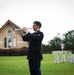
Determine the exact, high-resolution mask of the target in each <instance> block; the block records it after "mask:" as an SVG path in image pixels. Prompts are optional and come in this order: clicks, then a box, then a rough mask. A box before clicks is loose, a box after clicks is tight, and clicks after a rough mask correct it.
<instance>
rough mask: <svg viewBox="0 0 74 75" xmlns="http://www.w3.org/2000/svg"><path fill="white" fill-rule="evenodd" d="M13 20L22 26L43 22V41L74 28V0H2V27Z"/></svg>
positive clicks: (0, 19)
mask: <svg viewBox="0 0 74 75" xmlns="http://www.w3.org/2000/svg"><path fill="white" fill-rule="evenodd" d="M8 19H9V20H11V21H12V22H14V23H15V24H17V25H18V26H20V27H21V28H22V27H24V26H26V27H32V25H33V24H32V22H33V21H35V20H37V21H40V22H41V23H42V28H41V31H43V32H44V40H43V43H45V44H47V42H48V41H49V40H51V39H53V37H55V36H56V35H57V34H58V33H61V34H64V33H66V32H67V31H69V30H73V29H74V0H0V27H1V26H2V25H3V24H4V23H5V22H6V21H7V20H8Z"/></svg>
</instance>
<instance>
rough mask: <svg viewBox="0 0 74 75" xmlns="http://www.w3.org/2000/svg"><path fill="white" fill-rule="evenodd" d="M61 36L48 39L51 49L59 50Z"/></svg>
mask: <svg viewBox="0 0 74 75" xmlns="http://www.w3.org/2000/svg"><path fill="white" fill-rule="evenodd" d="M60 44H61V38H59V37H57V36H56V37H54V38H53V39H52V40H50V41H49V46H50V49H51V50H60V49H61V48H60Z"/></svg>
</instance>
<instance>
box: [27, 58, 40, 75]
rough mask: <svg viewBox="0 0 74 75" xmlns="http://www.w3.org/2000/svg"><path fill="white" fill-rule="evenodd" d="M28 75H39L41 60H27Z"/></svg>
mask: <svg viewBox="0 0 74 75" xmlns="http://www.w3.org/2000/svg"><path fill="white" fill-rule="evenodd" d="M28 64H29V69H30V75H41V69H40V66H41V60H35V59H29V60H28Z"/></svg>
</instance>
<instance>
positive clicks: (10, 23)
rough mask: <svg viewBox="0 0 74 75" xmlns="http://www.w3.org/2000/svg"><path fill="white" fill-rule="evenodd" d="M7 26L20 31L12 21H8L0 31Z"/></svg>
mask: <svg viewBox="0 0 74 75" xmlns="http://www.w3.org/2000/svg"><path fill="white" fill-rule="evenodd" d="M7 25H11V26H12V27H13V29H20V27H19V26H17V25H16V24H14V23H13V22H12V21H10V20H8V21H7V22H6V23H5V24H4V25H3V26H2V27H1V28H0V31H1V30H2V29H4V28H5V27H6V26H7Z"/></svg>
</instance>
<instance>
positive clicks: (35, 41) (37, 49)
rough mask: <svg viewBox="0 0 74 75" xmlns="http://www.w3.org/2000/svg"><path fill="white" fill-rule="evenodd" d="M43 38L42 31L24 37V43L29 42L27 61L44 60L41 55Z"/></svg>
mask: <svg viewBox="0 0 74 75" xmlns="http://www.w3.org/2000/svg"><path fill="white" fill-rule="evenodd" d="M43 36H44V35H43V33H42V32H41V31H40V30H38V31H36V32H34V33H28V34H26V35H24V36H22V38H23V41H28V42H29V48H28V56H27V59H39V60H41V59H43V56H42V53H41V43H42V40H43Z"/></svg>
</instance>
